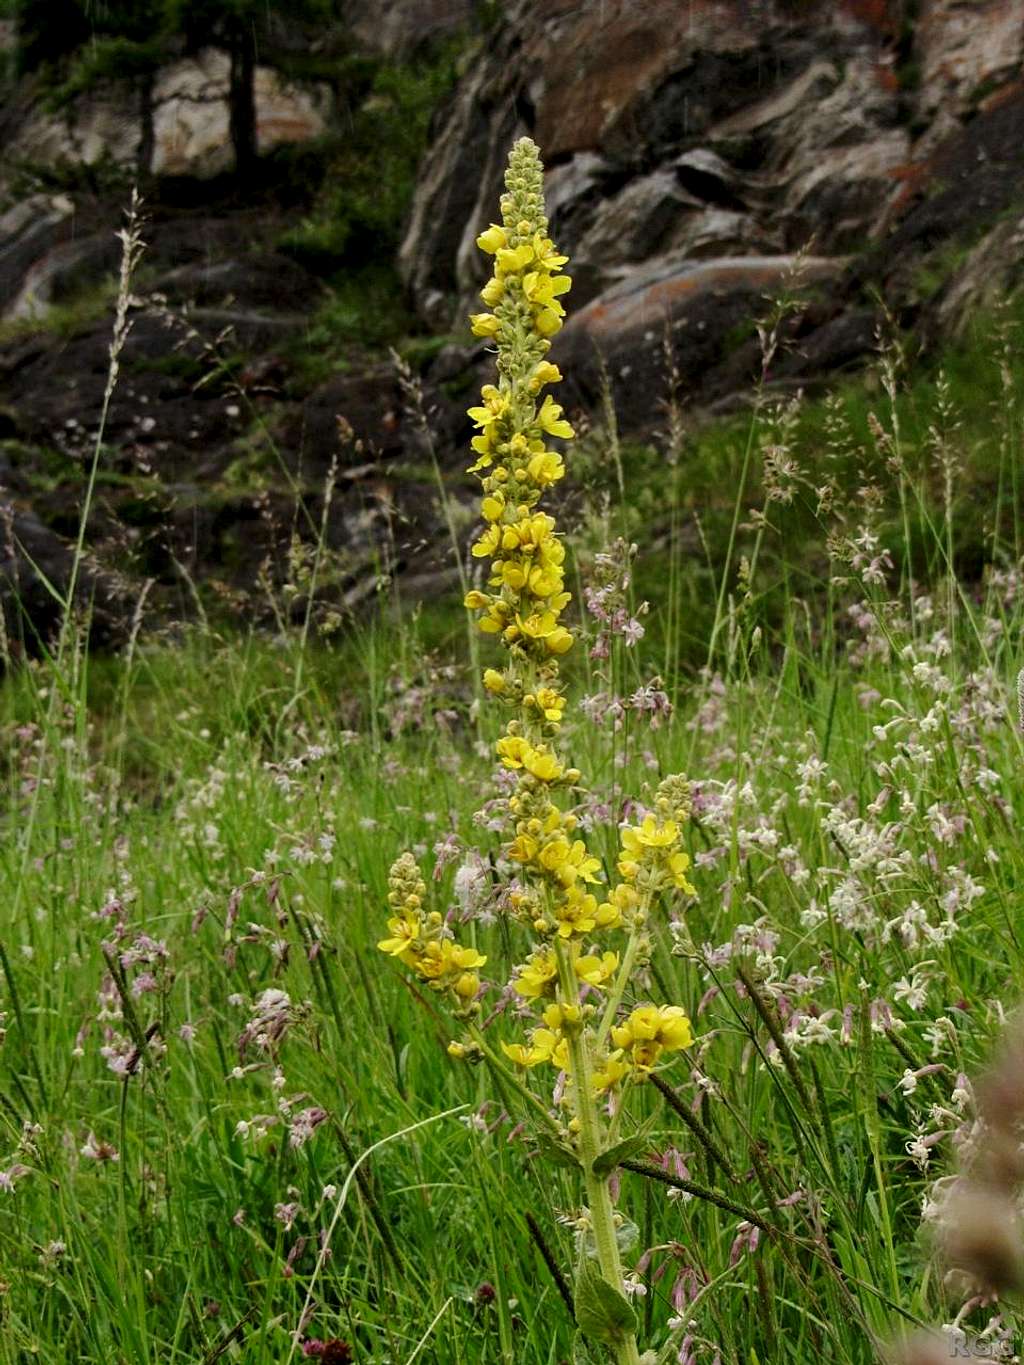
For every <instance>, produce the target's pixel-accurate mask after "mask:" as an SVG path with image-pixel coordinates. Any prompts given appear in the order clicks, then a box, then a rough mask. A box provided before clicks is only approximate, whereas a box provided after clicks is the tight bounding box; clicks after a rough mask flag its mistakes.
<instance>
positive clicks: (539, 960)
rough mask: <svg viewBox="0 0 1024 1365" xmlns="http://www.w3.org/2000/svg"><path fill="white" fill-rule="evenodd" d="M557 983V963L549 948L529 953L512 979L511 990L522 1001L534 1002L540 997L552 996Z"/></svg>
mask: <svg viewBox="0 0 1024 1365" xmlns="http://www.w3.org/2000/svg"><path fill="white" fill-rule="evenodd" d="M557 982H558V961H557V959H556V957H555V954H554V951H553V950H552V949H551V948H539V949H538V950H537V951H536V952H535V953H531V954H530V956H529V957H528V958H527V960H526V962H525V963H524V964H523V965H522V966H521V967H519V968H518V969H517V975H516V976H514V977H513V978H512V989H513V990H514V991H515V992H516V993H517V994H518V995H521V996H522V997H523V999H524V1000H536V999H538V998H539V997H540V996H542V995H553V994H554V992H555V986H556V984H557Z"/></svg>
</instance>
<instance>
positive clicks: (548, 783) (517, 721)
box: [378, 138, 692, 1365]
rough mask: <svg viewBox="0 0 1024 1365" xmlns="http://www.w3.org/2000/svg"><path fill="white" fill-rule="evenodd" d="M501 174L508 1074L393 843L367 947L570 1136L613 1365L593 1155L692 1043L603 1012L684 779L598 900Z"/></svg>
mask: <svg viewBox="0 0 1024 1365" xmlns="http://www.w3.org/2000/svg"><path fill="white" fill-rule="evenodd" d="M505 186H506V192H505V194H504V195H503V196H502V200H501V222H500V223H492V224H491V226H490V227H489V228H487V230H486V231H485V232H482V233H481V234H480V236H479V237H478V238H477V245H478V246H479V247H480V249H481V250H482V251H485V252H487V253H488V254H489V255H490V256H492V257H493V260H494V271H493V274H492V276H491V278H490V279H489V280H488V282H487V284H486V285H485V286H484V288H483V290H482V291H481V297H482V299H483V301H484V303H485V305H486V306H487V309H488V311H487V312H482V313H476V314H474V315H473V316H472V318H471V322H472V326H473V331H474V332H475V333H476V334H477V335H478V336H483V337H488V338H492V339H493V341H494V343H495V346H496V350H497V383H496V384H486V385H485V386H484V388H483V391H482V393H481V396H480V403H479V404H477V405H476V406H474V407H472V408H470V409H469V415H470V417H471V418H472V420H473V424H474V426H475V428H476V434H475V435H474V437H473V440H472V447H473V451H474V453H475V455H476V461H475V463H474V464H473V466H472V468H471V470H470V472H471V473H473V474H477V475H478V476H479V478H480V483H481V486H482V496H481V500H480V513H481V517H482V519H483V528H482V530H481V532H480V534H479V536H478V538H477V540H476V543H475V544H474V546H473V555H474V557H475V558H477V559H480V560H483V561H485V562H486V565H487V567H486V573H485V578H484V584H483V586H481V587H477V588H474V589H473V590H472V591H471V592H470V593H468V594H467V596H466V599H465V602H466V606H467V607H468V608H469V609H470V610H471V611H474V612H476V613H477V617H478V624H479V627H480V629H481V630H482V631H483V632H484V633H485V634H488V635H494V636H496V637H498V639H499V640H500V641H501V644H502V645H503V647H504V649H505V664H504V667H503V668H501V669H497V668H488V669H487V670H486V671H485V673H484V679H483V681H484V687H485V688H486V690H487V692H488V693H489V694H490V695H491V696H492V697H493V698H495V700H496V701H497V702H499V703H500V704H501V705H503V706H504V707H505V708H506V711H507V713H508V714H509V719H508V722H507V724H506V726H505V731H504V734H503V735H502V736H501V738H500V739H499V740H498V742H497V744H496V746H495V752H496V756H497V758H498V760H499V761H500V763H501V764H502V766H503V767H504V769H505V770H506V772H507V774H509V776H510V777H511V778H512V780H513V781H514V784H515V785H514V787H513V788H512V793H511V795H510V796H509V797H508V813H509V817H510V823H511V825H512V827H513V832H512V837H511V838H510V840H509V842H508V843H507V845H506V848H505V853H506V855H507V857H508V859H509V861H510V862H511V863H513V864H514V865H515V866H516V869H517V877H516V882H515V884H514V886H513V887H512V888H510V889H509V892H508V896H507V904H508V905H509V907H510V909H511V911H512V913H513V914H514V915H515V916H516V918H517V919H518V920H519V921H520V922H521V923H522V924H523V925H525V926H526V928H527V930H528V932H529V934H530V937H531V938H532V940H533V944H532V951H531V952H530V953H529V956H528V957H527V959H526V961H525V962H524V963H523V964H522V965H520V966H519V967H518V968H516V969H515V971H514V973H513V979H512V981H511V983H510V984H511V988H512V990H513V991H514V992H515V994H516V995H518V997H519V998H520V1000H521V1001H522V1002H523V1003H524V1005H527V1006H529V1007H531V1008H533V1009H534V1010H535V1011H536V1013H537V1015H539V1018H536V1022H535V1026H534V1027H532V1028H531V1029H530V1030H529V1031H528V1033H527V1037H526V1041H525V1042H523V1041H520V1042H515V1043H503V1044H502V1049H503V1051H504V1056H505V1058H506V1059H507V1061H508V1062H511V1063H512V1065H513V1068H514V1070H513V1072H512V1073H509V1072H508V1070H507V1067H506V1062H505V1061H503V1060H502V1059H501V1058H500V1057H499V1056H497V1055H496V1054H495V1053H494V1052H493V1051H492V1050H491V1049H490V1047H489V1045H488V1042H487V1038H486V1036H485V1032H484V1030H483V1029H482V1028H481V1027H480V1026H479V1025H478V1023H477V1022H476V1018H475V1016H476V1013H477V1012H478V1010H479V1006H478V1004H477V1003H476V993H477V988H478V984H479V983H478V979H477V976H476V972H475V968H477V967H479V966H482V965H483V963H484V959H483V958H482V957H480V955H479V954H477V953H476V950H475V949H469V948H462V947H460V946H459V945H458V944H457V943H456V942H455V941H454V940H453V938H452V936H451V932H450V931H449V930H448V929H447V927H446V926H445V925H444V923H443V921H442V920H441V918H440V916H438V915H437V914H436V912H434V913H427V912H425V911H424V909H423V906H422V899H423V894H424V890H423V884H422V880H421V879H420V875H419V871H418V869H417V868H416V866H415V863H414V862H413V861H412V860H411V858H409V856H408V855H406V856H405V858H404V859H400V860H399V862H398V863H396V864H395V867H394V868H393V869H392V877H391V883H390V895H389V897H388V900H389V905H390V907H391V910H392V917H391V918H390V919H389V921H388V929H389V931H390V933H389V937H387V938H385V939H382V940H381V942H380V943H379V945H378V946H379V947H380V948H381V949H382V951H384V952H386V953H389V954H391V955H392V956H393V957H397V958H398V959H399V960H400V961H401V962H403V963H404V964H405V965H406V966H407V967H409V968H410V969H411V970H412V971H414V972H415V973H416V974H417V975H418V976H419V977H420V979H421V980H422V981H423V982H425V983H426V985H427V986H428V987H430V988H432V989H434V990H438V991H443V992H446V993H448V995H449V998H450V999H451V1000H452V1001H453V1003H455V1005H456V1009H455V1014H456V1017H458V1018H460V1019H463V1020H465V1021H466V1035H465V1040H464V1041H458V1042H453V1043H452V1044H451V1045H450V1047H449V1053H450V1054H451V1055H452V1056H453V1057H457V1058H468V1059H470V1060H479V1059H480V1058H484V1057H485V1058H486V1059H487V1060H488V1063H489V1064H490V1065H492V1066H497V1067H498V1068H499V1069H502V1068H505V1070H504V1075H505V1080H506V1081H511V1082H513V1083H514V1084H516V1085H518V1086H519V1089H520V1092H521V1094H522V1096H523V1097H524V1099H525V1100H526V1101H527V1102H528V1104H529V1106H530V1107H532V1108H533V1109H534V1110H539V1111H540V1113H541V1115H542V1117H543V1119H544V1122H545V1123H546V1124H548V1125H552V1124H553V1125H554V1126H555V1128H556V1131H557V1133H558V1136H559V1140H560V1141H561V1140H564V1141H566V1142H572V1143H574V1144H575V1149H576V1155H577V1157H578V1160H579V1165H580V1168H581V1170H582V1172H583V1181H584V1185H585V1188H586V1196H587V1205H588V1210H587V1218H588V1221H589V1224H590V1227H591V1228H592V1231H593V1246H594V1248H595V1255H594V1257H593V1261H596V1267H595V1266H594V1265H593V1264H592V1263H591V1260H590V1259H589V1258H588V1259H586V1260H585V1262H584V1263H583V1264H582V1265H581V1268H580V1285H581V1286H585V1292H586V1294H587V1299H588V1313H589V1314H590V1317H591V1319H594V1318H595V1317H596V1318H602V1317H605V1318H606V1320H605V1321H602V1322H597V1323H596V1326H595V1323H594V1322H593V1321H592V1322H591V1331H593V1332H595V1335H596V1337H597V1339H598V1340H602V1341H605V1342H609V1343H610V1342H614V1355H615V1359H616V1360H617V1361H618V1362H619V1365H639V1361H640V1356H639V1351H638V1349H637V1344H636V1338H635V1335H634V1332H633V1330H632V1327H631V1326H630V1324H631V1323H632V1322H633V1321H634V1315H633V1310H632V1308H631V1307H630V1305H629V1303H628V1301H627V1300H626V1299H625V1298H624V1297H623V1294H622V1290H621V1286H622V1282H623V1275H622V1263H621V1258H620V1254H619V1247H618V1241H617V1234H616V1216H615V1212H614V1209H613V1206H612V1199H611V1191H610V1187H609V1171H610V1167H609V1168H608V1169H607V1170H604V1171H603V1173H601V1174H598V1173H595V1169H594V1167H595V1163H597V1162H598V1158H599V1157H601V1156H602V1155H603V1154H606V1153H607V1152H608V1151H609V1150H611V1149H612V1148H613V1147H614V1146H615V1143H616V1139H617V1134H618V1114H619V1112H620V1110H621V1105H622V1101H623V1098H624V1095H625V1093H626V1091H627V1090H628V1087H629V1086H630V1085H633V1084H637V1083H641V1082H643V1080H644V1079H645V1078H646V1076H647V1075H648V1074H649V1073H650V1072H651V1071H652V1070H654V1068H655V1067H656V1066H657V1065H658V1064H659V1062H661V1061H662V1060H663V1059H665V1058H667V1057H669V1056H670V1054H672V1053H674V1052H678V1051H680V1050H681V1049H683V1048H686V1047H688V1046H689V1044H690V1042H691V1031H690V1023H689V1020H688V1019H687V1018H686V1015H685V1013H684V1012H683V1010H682V1009H681V1008H680V1007H679V1006H676V1005H661V1006H658V1005H653V1004H650V1005H638V1006H637V1007H636V1008H634V1009H633V1010H632V1012H631V1013H629V1014H628V1015H627V1016H626V1017H625V1018H624V1019H620V1017H619V1010H620V1006H621V1005H622V1002H623V997H624V994H625V991H626V988H627V986H629V985H630V982H631V976H632V973H633V972H634V971H635V969H636V968H637V967H638V966H639V965H641V964H642V963H643V961H644V960H645V958H646V956H647V954H648V951H649V940H648V938H647V933H646V925H647V921H648V917H649V913H650V911H651V909H652V907H653V904H654V902H655V901H656V900H657V899H658V898H659V897H660V896H661V895H663V894H678V893H679V892H683V893H684V894H689V893H691V892H692V887H690V885H689V882H688V881H687V879H686V871H687V869H688V867H689V859H688V858H687V856H686V854H685V853H684V852H683V851H682V847H681V837H682V836H681V826H682V824H683V822H684V821H685V820H686V818H687V816H688V815H689V805H690V793H689V787H688V785H687V784H686V782H685V781H684V780H683V779H681V778H671V779H666V780H665V782H663V783H662V785H661V787H660V788H659V789H658V792H657V795H656V798H655V810H654V811H652V812H651V813H650V814H648V815H646V816H645V817H644V818H643V819H642V820H641V822H640V823H639V824H638V825H636V826H634V827H631V828H627V829H625V830H624V831H623V833H622V850H621V857H620V859H619V873H620V877H621V881H620V882H619V884H618V885H617V886H616V887H615V889H614V890H613V891H612V892H611V893H610V894H609V895H608V896H607V898H605V899H599V897H598V895H597V894H596V893H595V891H594V890H592V889H591V888H593V887H595V886H597V887H598V888H599V889H600V885H599V884H600V882H601V880H602V878H601V872H602V869H601V864H600V861H599V860H598V859H597V858H595V857H594V856H593V855H592V854H591V853H590V851H589V850H588V848H587V846H586V843H585V842H584V840H583V839H582V838H580V837H579V832H578V830H577V819H576V816H575V814H574V812H573V810H572V809H571V797H570V796H569V795H568V793H571V791H572V789H573V788H574V787H576V786H577V784H578V783H579V781H580V773H579V771H578V770H577V769H576V768H573V767H572V766H570V763H569V761H568V759H567V758H566V756H565V755H564V753H563V752H561V750H560V747H559V735H560V730H561V724H562V718H563V714H564V712H565V707H566V698H565V694H564V691H563V689H562V685H561V678H560V668H559V660H560V659H561V657H562V656H563V655H564V654H565V653H567V651H568V650H569V649H571V648H572V644H573V636H572V632H571V631H570V630H569V629H568V627H567V626H565V625H564V624H563V622H562V619H561V618H562V614H563V612H564V610H565V608H566V606H567V605H568V603H569V600H570V595H569V593H568V592H567V591H566V588H565V571H564V561H565V548H564V546H563V544H562V541H561V539H560V538H559V536H558V533H557V529H556V525H555V519H554V517H553V516H551V515H550V514H549V513H548V512H545V511H543V510H542V509H541V507H540V503H541V499H542V497H543V495H544V493H545V491H546V490H547V489H548V488H550V487H551V485H552V484H554V483H557V482H558V480H559V479H561V478H562V476H563V475H564V473H565V464H564V461H563V458H562V454H561V452H560V451H559V450H556V449H552V448H550V446H551V443H552V441H565V440H570V439H571V438H572V436H573V429H572V426H571V425H570V423H569V422H568V421H566V419H565V417H564V415H563V413H562V409H561V407H560V406H559V404H558V403H556V402H555V400H554V398H553V397H552V396H551V394H550V393H545V392H544V390H545V389H547V388H548V387H549V386H550V385H552V384H557V383H558V382H559V381H560V380H561V378H562V376H561V373H560V372H559V369H558V366H557V365H554V364H552V362H551V361H550V360H548V359H547V356H548V352H549V350H550V347H551V337H552V336H554V335H555V333H556V332H557V331H558V330H559V328H560V327H561V326H562V318H563V317H564V311H565V310H564V308H563V306H562V303H561V300H562V298H563V297H564V296H565V294H566V293H567V292H568V290H569V287H570V281H569V277H568V276H567V275H565V274H563V273H562V267H563V266H564V265H565V264H566V263H567V259H568V258H567V257H565V256H562V255H560V254H559V252H558V250H557V248H556V247H555V245H554V243H553V242H552V241H551V239H550V238H549V237H548V235H547V232H548V223H547V218H546V217H545V215H544V198H543V171H542V168H541V164H540V158H539V155H538V152H537V148H536V147H535V146H534V144H533V143H532V142H531V141H530V140H529V139H528V138H522V139H520V141H519V142H517V143H516V145H515V147H514V148H513V150H512V153H511V155H510V157H509V164H508V171H507V174H506V177H505ZM621 929H626V930H628V934H627V938H626V945H625V951H624V952H623V953H621V954H620V953H618V952H615V951H613V950H611V949H609V948H606V947H605V945H604V943H602V942H600V940H601V938H602V937H603V936H604V935H606V934H609V933H612V932H615V931H618V930H621ZM595 940H598V942H596V943H595ZM595 998H596V1000H597V1001H599V1002H600V1003H599V1004H597V1005H595V1003H594V1001H595ZM535 1017H536V1016H535ZM534 1067H549V1068H555V1069H556V1070H560V1071H564V1072H566V1073H567V1076H568V1081H569V1084H568V1085H567V1086H566V1087H565V1093H564V1095H563V1098H562V1099H561V1100H560V1101H559V1104H560V1107H561V1108H562V1110H563V1111H566V1112H568V1113H569V1116H570V1118H569V1122H568V1124H567V1125H566V1126H562V1125H561V1124H560V1123H559V1122H556V1121H555V1120H554V1119H552V1117H551V1114H550V1112H549V1110H548V1107H547V1105H546V1104H544V1103H542V1102H541V1101H540V1099H539V1098H538V1097H537V1096H536V1095H535V1094H534V1093H533V1092H532V1091H531V1090H530V1089H529V1088H528V1086H527V1084H526V1081H525V1078H524V1073H528V1072H530V1071H531V1070H532V1069H533V1068H534ZM605 1106H607V1108H608V1111H609V1113H610V1114H612V1115H614V1116H615V1117H613V1118H612V1119H611V1123H610V1125H609V1126H606V1125H605V1122H604V1119H603V1118H602V1113H603V1111H604V1107H605ZM599 1170H600V1167H599ZM581 1292H584V1289H582V1288H581ZM595 1305H596V1306H595Z"/></svg>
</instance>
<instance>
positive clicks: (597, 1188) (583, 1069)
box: [555, 942, 640, 1365]
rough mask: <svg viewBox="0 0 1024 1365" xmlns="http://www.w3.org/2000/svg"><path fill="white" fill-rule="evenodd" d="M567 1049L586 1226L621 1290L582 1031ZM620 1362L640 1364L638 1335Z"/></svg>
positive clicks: (568, 998) (566, 974) (570, 983)
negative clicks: (598, 1164)
mask: <svg viewBox="0 0 1024 1365" xmlns="http://www.w3.org/2000/svg"><path fill="white" fill-rule="evenodd" d="M555 953H556V956H557V959H558V979H559V985H560V987H561V993H562V1003H563V1004H565V1005H575V1004H576V1002H577V1000H578V998H579V983H578V982H577V980H576V970H575V967H574V966H573V962H572V958H571V957H570V955H569V953H568V952H566V949H565V946H564V945H563V944H562V943H560V942H559V943H556V945H555ZM564 1032H565V1035H566V1039H567V1043H568V1050H569V1079H570V1085H571V1093H572V1100H573V1108H574V1109H575V1111H576V1121H577V1123H578V1125H579V1133H578V1150H579V1158H580V1164H581V1166H582V1167H583V1183H584V1187H585V1189H586V1194H587V1207H588V1209H589V1211H590V1226H591V1229H592V1231H593V1234H594V1246H595V1249H596V1251H597V1263H598V1265H599V1266H600V1268H601V1274H602V1275H603V1276H604V1278H605V1279H606V1280H607V1281H608V1283H609V1284H611V1285H613V1286H614V1287H615V1288H616V1289H617V1290H619V1291H620V1292H621V1288H622V1261H621V1259H620V1257H619V1246H618V1242H617V1241H616V1237H615V1212H614V1209H613V1208H612V1197H611V1191H610V1190H609V1188H608V1177H607V1176H599V1175H595V1173H594V1162H595V1161H596V1160H597V1158H598V1156H599V1155H600V1153H601V1151H602V1147H603V1144H602V1141H601V1139H602V1136H603V1134H602V1132H601V1118H600V1115H599V1114H598V1111H597V1103H596V1100H595V1098H594V1076H593V1066H592V1059H591V1055H590V1045H589V1043H588V1041H587V1037H586V1033H585V1030H584V1029H582V1028H575V1029H573V1028H566V1029H565V1030H564ZM615 1352H616V1359H617V1360H618V1362H619V1365H639V1361H640V1353H639V1350H638V1348H637V1344H636V1337H635V1336H634V1335H633V1334H632V1333H629V1334H628V1335H625V1336H623V1337H622V1338H621V1340H620V1341H619V1342H618V1343H617V1345H616V1347H615Z"/></svg>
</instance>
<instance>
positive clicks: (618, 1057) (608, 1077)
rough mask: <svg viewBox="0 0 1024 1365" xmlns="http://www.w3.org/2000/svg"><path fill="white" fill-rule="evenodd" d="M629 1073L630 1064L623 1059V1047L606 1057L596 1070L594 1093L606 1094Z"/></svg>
mask: <svg viewBox="0 0 1024 1365" xmlns="http://www.w3.org/2000/svg"><path fill="white" fill-rule="evenodd" d="M628 1075H629V1064H628V1063H627V1062H624V1061H623V1060H622V1051H621V1049H619V1050H617V1051H615V1052H613V1053H612V1054H611V1055H610V1056H609V1057H606V1058H605V1060H604V1062H603V1063H602V1064H601V1066H599V1067H598V1068H597V1070H596V1071H595V1072H594V1093H595V1094H598V1095H602V1094H604V1093H605V1092H606V1091H608V1090H612V1089H614V1088H615V1086H617V1085H618V1084H619V1082H620V1081H622V1080H624V1079H625V1078H626V1077H627V1076H628Z"/></svg>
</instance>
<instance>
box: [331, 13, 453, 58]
mask: <svg viewBox="0 0 1024 1365" xmlns="http://www.w3.org/2000/svg"><path fill="white" fill-rule="evenodd" d="M474 8H475V6H474V0H388V3H387V4H386V5H382V4H380V0H349V4H348V5H347V6H346V15H345V18H346V24H347V26H348V29H349V32H350V34H351V36H352V37H353V38H354V39H355V41H356V42H357V43H358V44H359V46H360V47H364V48H366V49H367V50H368V51H370V52H379V53H382V54H383V55H384V56H386V57H407V56H409V55H410V54H411V53H413V52H414V51H415V50H416V48H418V47H419V46H420V45H421V44H423V43H427V42H431V41H434V40H436V39H438V38H444V37H447V36H449V35H450V34H452V33H454V32H457V31H458V30H459V29H460V28H464V27H465V26H466V25H467V24H468V23H469V21H470V20H471V19H472V17H473V11H474Z"/></svg>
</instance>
